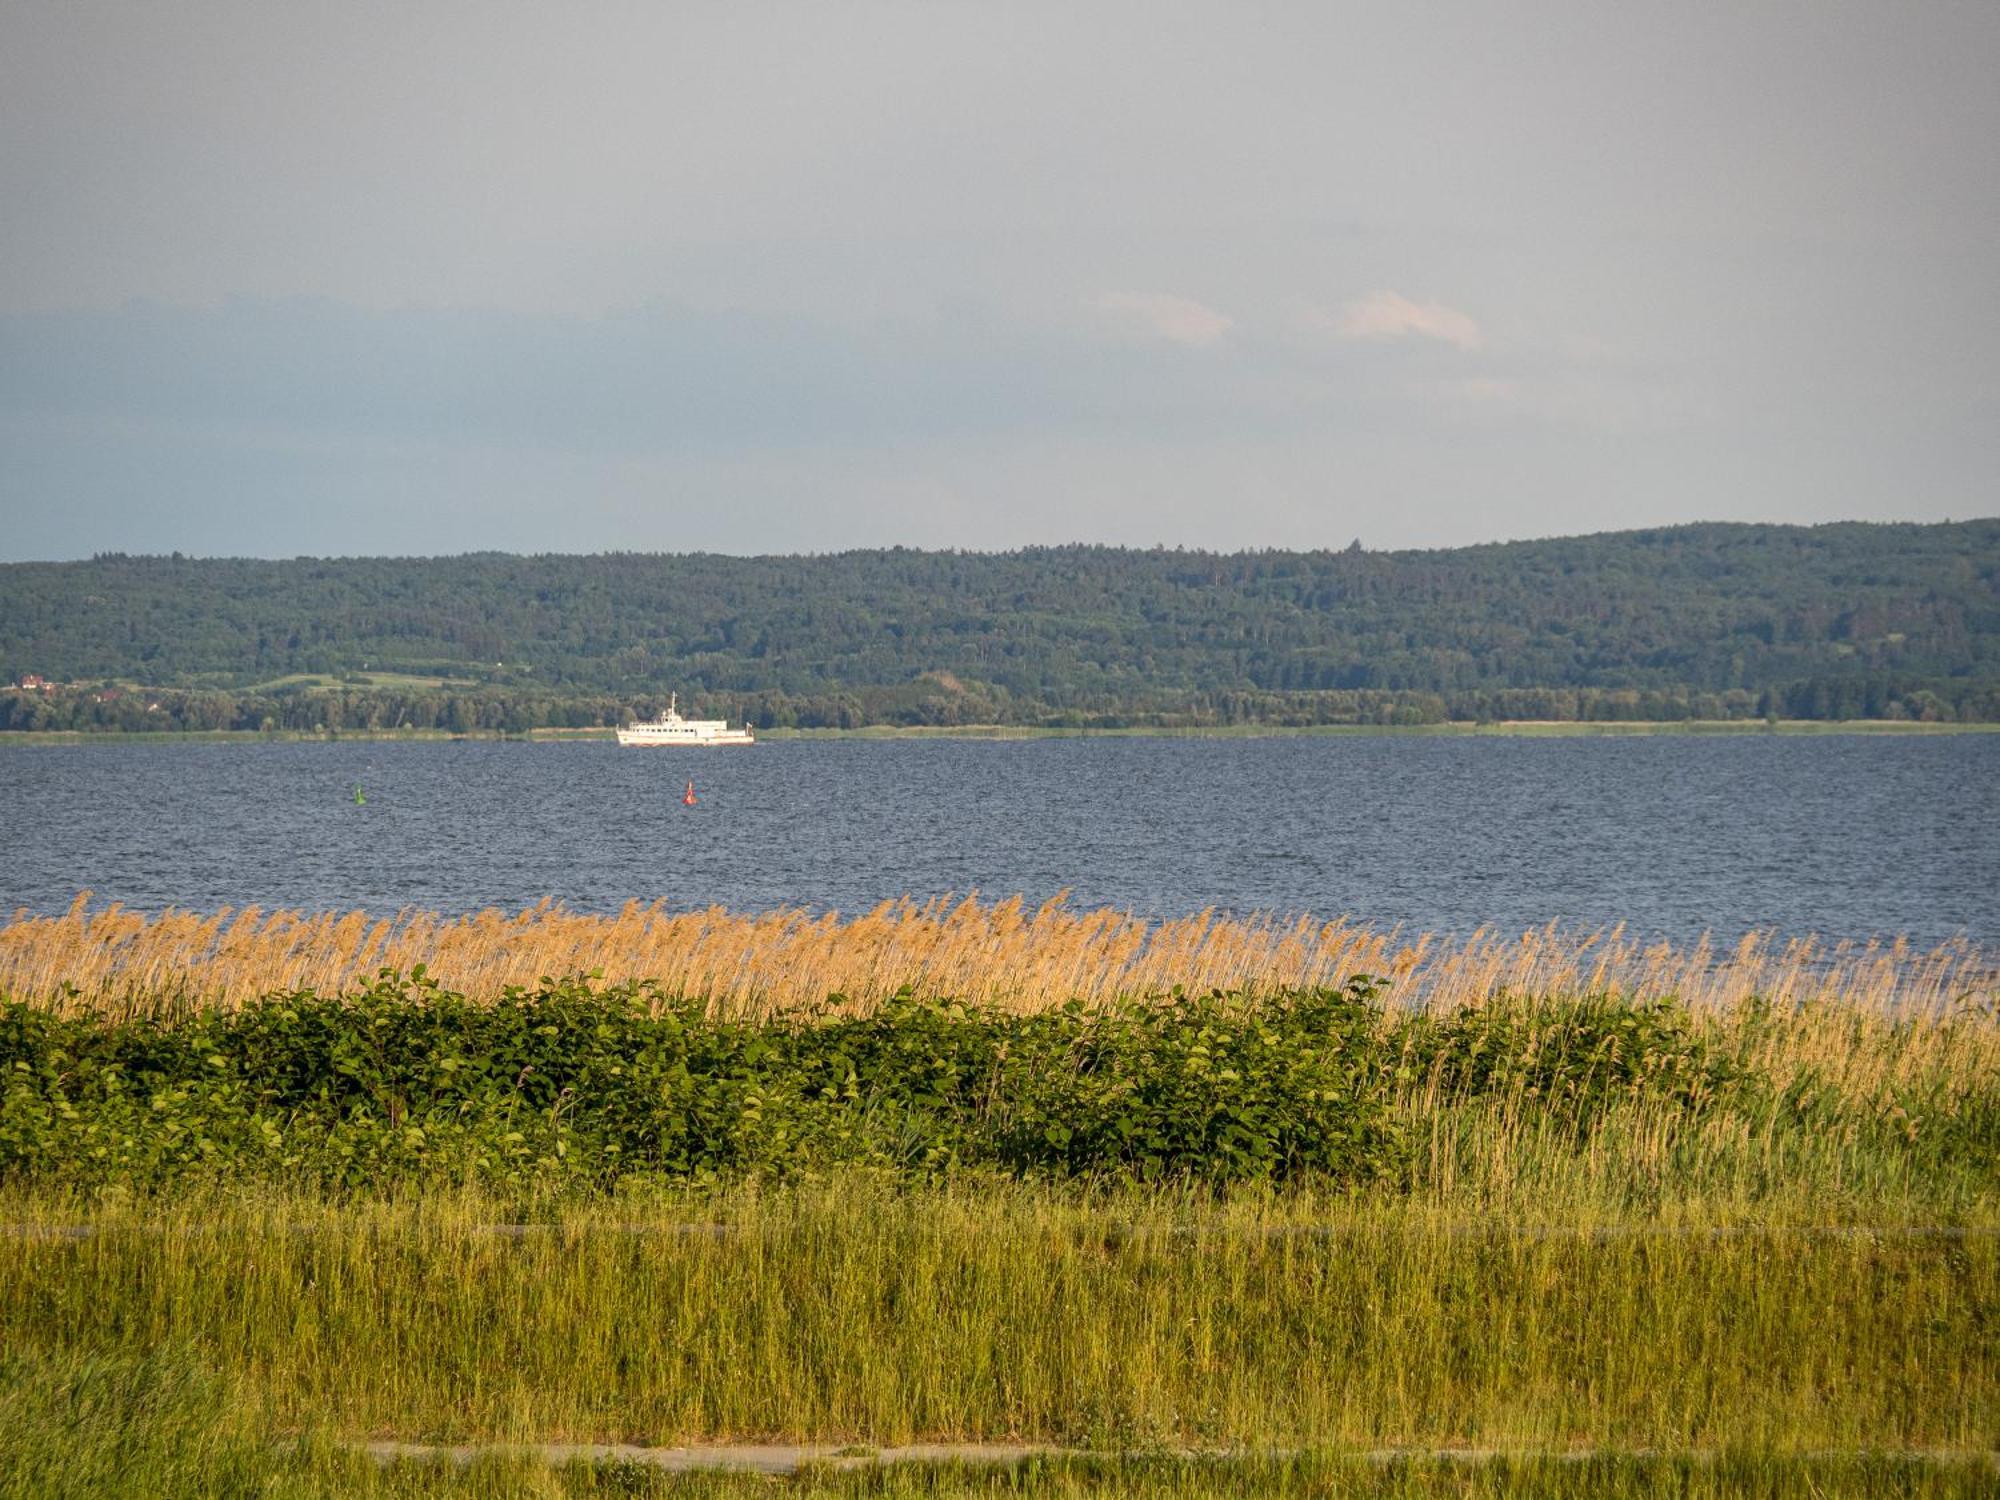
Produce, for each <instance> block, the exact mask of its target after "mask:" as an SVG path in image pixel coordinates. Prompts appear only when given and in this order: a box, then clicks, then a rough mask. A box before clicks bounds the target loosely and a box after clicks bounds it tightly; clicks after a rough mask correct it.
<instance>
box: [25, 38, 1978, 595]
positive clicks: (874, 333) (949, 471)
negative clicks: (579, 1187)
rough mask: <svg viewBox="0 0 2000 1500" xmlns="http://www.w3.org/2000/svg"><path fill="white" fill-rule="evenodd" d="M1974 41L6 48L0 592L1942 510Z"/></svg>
mask: <svg viewBox="0 0 2000 1500" xmlns="http://www.w3.org/2000/svg"><path fill="white" fill-rule="evenodd" d="M1996 60H2000V9H1996V8H1995V7H1992V6H1982V5H1969V4H1965V5H1962V4H1951V3H1924V4H1918V5H1914V6H1895V5H1887V4H1874V3H1858V0H1840V3H1831V4H1827V5H1821V6H1812V7H1801V6H1798V5H1795V4H1790V3H1779V0H1755V3H1750V4H1746V5H1744V6H1739V7H1732V8H1730V9H1728V10H1726V11H1722V12H1716V13H1700V12H1695V11H1689V10H1686V9H1684V8H1680V7H1669V6H1654V7H1651V8H1637V7H1619V8H1616V10H1615V11H1614V10H1606V9H1605V8H1603V7H1596V6H1590V5H1585V4H1581V3H1577V0H1538V3H1534V4H1532V5H1530V6H1528V7H1526V8H1525V9H1520V10H1515V11H1512V12H1508V13H1506V14H1501V13H1499V12H1496V11H1493V10H1491V9H1490V8H1488V7H1484V6H1480V5H1477V4H1472V3H1435V4H1423V5H1417V6H1412V7H1395V8H1393V9H1380V10H1360V11H1355V12H1353V13H1339V14H1336V13H1332V12H1320V11H1317V10H1312V9H1308V8H1299V9H1296V10H1294V9H1291V8H1287V7H1260V6H1250V7H1244V6H1240V5H1237V6H1219V5H1198V6H1192V7H1182V8H1175V9H1174V10H1172V11H1171V12H1166V11H1162V10H1160V9H1159V8H1157V7H1146V6H1138V5H1126V4H1101V5H1094V6H1088V7H1064V6H1044V5H1022V6H1010V7H1005V8H999V7H995V8H992V9H982V8H967V7H942V6H929V5H916V4H858V5H855V6H851V7H840V8H837V9H835V8H826V7H814V6H805V5H798V6H787V5H779V6H774V7H770V8H764V9H758V10H754V11H753V10H748V9H744V8H741V7H731V6H726V5H710V4H683V5H673V6H658V7H647V6H631V5H627V4H615V3H588V4H580V5H576V6H563V7H552V6H536V5H506V4H502V5H479V6H474V5H469V4H458V3H440V4H434V5H425V6H422V7H414V8H413V7H404V6H396V5H390V4H387V3H384V0H357V3H352V4H341V5H332V4H328V3H324V0H314V3H307V4H301V5H297V6H285V7H278V8H272V7H264V6H257V5H254V4H249V3H245V0H182V3H171V4H162V5H157V6H145V7H137V6H131V5H125V4H115V3H112V4H107V3H92V0H80V3H77V4H74V5H66V6H62V7H45V6H14V7H9V8H8V9H7V10H6V11H5V12H4V13H0V141H4V142H5V145H6V148H7V149H5V150H0V193H4V194H5V195H6V201H7V202H8V203H9V204H10V212H9V213H8V215H6V216H5V218H4V220H0V559H9V560H26V559H47V560H63V559H74V558H82V557H87V556H89V555H91V554H92V553H96V552H101V551H124V552H134V553H170V552H172V551H175V550H179V551H182V552H187V553H193V554H199V555H207V556H264V557H290V556H301V555H307V556H339V555H345V556H383V555H399V556H411V555H452V554H456V553H461V552H465V551H508V552H542V551H581V552H592V551H605V550H626V551H660V550H673V551H682V552H685V551H708V552H717V553H723V554H728V555H736V556H749V555H771V554H808V553H823V552H829V551H843V550H854V549H864V548H874V547H882V546H891V545H897V544H903V545H911V546H918V547H922V548H925V549H928V550H936V549H941V548H942V549H949V548H965V549H969V550H977V551H998V550H1011V549H1014V548H1018V547H1021V546H1024V545H1060V544H1065V543H1069V542H1083V543H1086V544H1105V545H1124V546H1139V547H1146V546H1152V545H1166V546H1175V545H1182V546H1189V547H1198V548H1205V549H1211V550H1223V551H1240V550H1261V549H1265V548H1277V549H1301V548H1320V547H1329V548H1338V547H1343V546H1345V545H1347V543H1348V542H1349V541H1350V540H1352V539H1354V538H1357V537H1358V538H1359V539H1360V540H1361V541H1362V542H1363V544H1364V545H1365V546H1367V547H1368V548H1370V549H1371V550H1379V551H1390V550H1408V549H1414V548H1437V547H1449V546H1460V545H1477V544H1483V543H1489V542H1498V541H1502V540H1510V539H1527V538H1543V537H1556V536H1569V535H1579V534H1592V533H1597V532H1602V531H1616V530H1630V529H1635V528H1647V527H1655V526H1664V525H1674V524H1685V523H1692V522H1697V521H1744V522H1771V523H1791V524H1814V523H1823V522H1831V521H1844V520H1855V521H1937V520H1942V519H1945V518H1948V517H1963V516H1968V515H1980V514H1991V513H1993V512H1994V511H1996V510H2000V504H1996V497H1995V489H1994V484H1993V479H1992V476H1993V475H1994V474H1995V473H1996V472H2000V279H1996V278H1995V277H1994V276H1993V275H1992V272H1991V268H1992V267H1993V266H1994V265H1996V264H2000V153H1996V152H1994V151H1993V150H1992V149H1991V142H1992V141H1993V140H1996V139H2000V93H1996V91H1994V90H1993V89H1992V87H1991V82H1990V80H1991V73H1992V68H1993V65H1994V63H1995V61H1996Z"/></svg>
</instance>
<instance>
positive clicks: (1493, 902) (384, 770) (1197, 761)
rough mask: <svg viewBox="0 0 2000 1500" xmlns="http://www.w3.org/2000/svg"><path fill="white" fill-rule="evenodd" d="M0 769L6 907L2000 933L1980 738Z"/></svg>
mask: <svg viewBox="0 0 2000 1500" xmlns="http://www.w3.org/2000/svg"><path fill="white" fill-rule="evenodd" d="M689 776H692V777H693V778H694V781H695V785H696V790H697V792H698V794H699V797H700V801H699V804H698V805H697V806H696V807H694V808H686V807H683V806H682V805H681V802H680V797H681V792H682V788H683V786H684V785H685V782H686V779H687V778H688V777H689ZM357 783H359V784H361V785H362V786H363V787H365V789H366V794H367V802H366V805H365V806H357V805H355V803H354V801H353V789H354V787H355V785H356V784H357ZM0 795H4V797H5V799H6V805H7V807H8V809H9V817H8V824H9V828H10V832H9V834H8V836H7V845H8V848H7V852H6V854H5V859H4V864H3V865H0V905H4V907H5V908H6V909H8V910H12V909H14V908H17V907H27V908H29V909H31V910H35V911H42V912H50V911H58V910H61V909H62V908H64V907H66V906H67V905H69V903H70V901H71V900H72V899H73V898H74V897H75V896H76V894H77V893H78V892H79V891H81V890H85V889H88V890H90V891H93V892H95V898H96V901H97V902H99V903H102V902H107V901H119V902H123V903H124V904H126V905H127V906H130V907H136V908H141V909H146V910H156V909H158V908H161V907H165V906H169V905H173V906H182V907H197V908H212V907H217V906H222V905H231V906H241V905H245V904H248V903H252V902H254V903H257V904H259V905H261V906H265V907H274V906H289V907H304V908H308V909H315V910H317V909H329V908H350V907H365V908H369V909H371V910H375V911H381V912H387V911H393V910H395V909H397V908H400V907H404V906H419V907H428V908H435V909H439V910H443V911H447V912H456V911H464V910H471V909H475V908H479V907H484V906H499V907H503V908H518V907H522V906H527V905H530V904H532V903H534V902H536V901H539V900H541V899H542V898H543V897H545V896H554V897H557V898H560V899H561V900H563V901H564V902H566V903H568V904H569V905H571V906H573V907H577V908H580V909H588V910H605V909H615V908H617V907H619V906H621V905H622V904H624V903H625V902H626V901H628V900H632V899H638V900H642V901H651V900H654V899H662V900H664V901H666V902H667V903H668V904H669V905H671V906H673V907H675V908H686V907H701V906H707V905H710V904H719V905H723V906H727V907H730V908H732V909H735V910H761V909H765V908H769V907H773V906H779V905H803V906H809V907H813V908H818V909H829V908H830V909H837V910H840V911H849V912H851V911H855V910H859V909H863V908H866V907H868V906H870V905H872V904H874V903H875V902H877V901H879V900H882V899H884V898H887V897H893V896H900V895H904V894H909V895H914V896H932V895H937V894H940V893H944V892H957V893H964V892H967V891H971V890H975V889H976V890H978V891H979V892H980V893H982V894H983V895H986V896H1003V895H1012V894H1014V893H1016V892H1020V893H1022V894H1024V895H1026V896H1027V897H1028V898H1029V899H1030V900H1034V901H1039V900H1042V899H1044V898H1046V897H1049V896H1052V895H1054V894H1055V893H1056V892H1058V891H1061V890H1064V889H1067V890H1069V891H1070V892H1071V896H1070V900H1071V902H1072V903H1073V904H1074V905H1076V906H1079V907H1091V906H1100V905H1108V906H1114V907H1119V908H1124V909H1129V910H1131V911H1134V912H1138V913H1142V914H1150V915H1171V916H1180V915H1185V914H1186V913H1189V912H1193V911H1199V910H1201V909H1203V908H1206V907H1218V908H1225V909H1230V910H1234V911H1238V912H1245V911H1251V910H1270V911H1279V912H1288V913H1289V912H1313V913H1316V914H1318V915H1321V916H1333V915H1338V914H1342V913H1346V914H1351V915H1354V916H1357V917H1362V918H1366V919H1368V920H1371V921H1375V922H1382V923H1397V922H1400V923H1404V924H1407V925H1409V926H1411V927H1415V928H1430V929H1438V930H1442V931H1459V932H1462V931H1466V930H1469V929H1471V928H1473V927H1476V926H1479V925H1482V924H1488V923H1490V924H1497V925H1498V926H1500V927H1503V928H1513V929H1521V928H1526V927H1529V926H1538V925H1541V924H1544V923H1547V922H1550V921H1555V920H1559V921H1562V922H1564V923H1566V924H1578V925H1584V926H1591V927H1595V926H1598V925H1602V924H1607V923H1611V922H1619V921H1623V922H1625V923H1627V924H1628V926H1629V927H1630V928H1631V929H1632V930H1634V931H1635V932H1637V933H1640V934H1644V935H1648V936H1654V935H1657V936H1663V937H1670V938H1674V939H1687V938H1690V937H1693V936H1694V935H1696V934H1699V933H1701V932H1703V931H1709V932H1713V933H1714V934H1715V935H1716V936H1717V937H1718V938H1725V939H1731V940H1733V939H1734V938H1735V937H1736V936H1738V935H1739V934H1741V933H1742V932H1743V931H1744V930H1745V929H1748V928H1768V929H1777V930H1779V931H1781V932H1784V933H1787V934H1800V933H1805V932H1818V933H1821V934H1825V935H1827V936H1831V937H1849V938H1859V937H1868V936H1874V935H1890V934H1907V935H1908V936H1910V937H1911V938H1913V939H1915V940H1918V941H1921V942H1925V943H1930V942H1935V941H1940V940H1943V939H1945V938H1949V937H1953V936H1957V935H1961V934H1964V935H1969V936H1971V937H1973V938H1975V939H1977V940H1979V941H1981V942H1983V943H1995V942H2000V901H1996V896H1995V892H1996V890H2000V735H1963V736H1940V737H1935V738H1929V737H1924V738H1918V737H1909V738H1900V737H1898V738H1888V737H1863V736H1858V735H1856V736H1847V735H1840V736H1826V737H1812V738H1794V737H1788V736H1762V735H1747V736H1738V737H1727V738H1700V737H1684V736H1672V737H1651V738H1636V739H1504V738H1473V739H1427V738H1398V737H1383V738H1370V737H1353V738H1295V739H1287V738H1272V739H1210V740H1201V739H1143V738H1140V739H1053V740H1027V741H1003V742H974V741H857V740H832V741H824V740H823V741H791V742H776V743H768V744H762V745H758V746H756V747H755V748H753V749H747V750H723V751H692V752H683V751H647V750H635V749H621V748H620V747H618V746H616V745H612V744H606V743H595V742H593V743H572V744H560V743H532V744H531V743H496V742H445V743H439V742H432V743H408V744H397V743H365V742H341V743H331V744H185V745H180V744H159V743H152V744H141V743H117V742H111V743H103V744H83V745H73V746H19V747H9V748H7V749H5V750H0Z"/></svg>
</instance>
